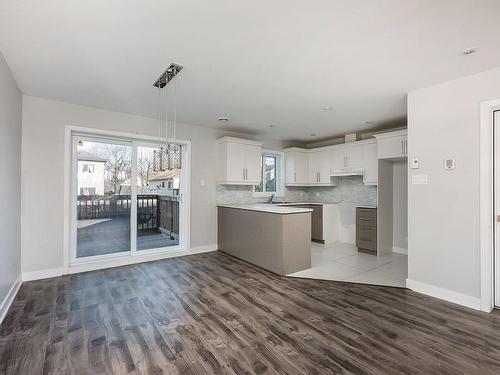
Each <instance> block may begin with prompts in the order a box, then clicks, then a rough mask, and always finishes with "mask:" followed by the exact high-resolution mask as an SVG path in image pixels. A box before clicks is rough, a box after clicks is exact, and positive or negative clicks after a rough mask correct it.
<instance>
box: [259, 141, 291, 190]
mask: <svg viewBox="0 0 500 375" xmlns="http://www.w3.org/2000/svg"><path fill="white" fill-rule="evenodd" d="M266 156H269V157H273V158H276V191H255V185H252V192H253V196H254V197H270V196H271V195H273V194H274V196H276V197H284V196H285V153H284V152H282V151H276V150H262V151H261V153H260V158H261V164H262V168H261V171H260V179H261V182H262V187H263V188H264V189H265V184H264V183H263V182H264V181H263V178H264V175H265V163H262V158H264V157H266Z"/></svg>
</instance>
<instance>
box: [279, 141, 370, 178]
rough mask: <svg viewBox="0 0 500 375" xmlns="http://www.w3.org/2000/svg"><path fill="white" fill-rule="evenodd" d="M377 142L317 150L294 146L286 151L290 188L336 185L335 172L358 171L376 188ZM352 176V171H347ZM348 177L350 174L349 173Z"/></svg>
mask: <svg viewBox="0 0 500 375" xmlns="http://www.w3.org/2000/svg"><path fill="white" fill-rule="evenodd" d="M377 166H378V162H377V142H376V141H375V140H373V139H372V140H364V141H358V142H352V143H347V144H341V145H334V146H328V147H322V148H316V149H303V148H297V147H292V148H288V149H286V150H285V183H286V185H287V186H334V185H335V179H333V178H332V177H331V176H332V171H341V172H340V174H338V173H336V174H335V175H342V173H343V172H345V171H347V170H350V169H358V170H361V171H358V173H359V174H363V170H364V176H363V182H364V183H365V184H367V185H376V184H377V180H378V176H377V173H378V168H377ZM347 173H348V172H347ZM346 175H348V174H346Z"/></svg>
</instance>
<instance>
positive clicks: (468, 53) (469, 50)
mask: <svg viewBox="0 0 500 375" xmlns="http://www.w3.org/2000/svg"><path fill="white" fill-rule="evenodd" d="M474 52H477V48H467V49H465V50H463V51H462V52H461V54H462V55H463V56H468V55H472V54H473V53H474Z"/></svg>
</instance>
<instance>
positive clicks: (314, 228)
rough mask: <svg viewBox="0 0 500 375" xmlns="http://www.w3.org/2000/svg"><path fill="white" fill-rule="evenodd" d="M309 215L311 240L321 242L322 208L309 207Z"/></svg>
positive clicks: (322, 238)
mask: <svg viewBox="0 0 500 375" xmlns="http://www.w3.org/2000/svg"><path fill="white" fill-rule="evenodd" d="M309 208H312V210H313V212H312V213H311V239H313V240H315V241H323V240H324V237H323V206H315V205H310V206H309Z"/></svg>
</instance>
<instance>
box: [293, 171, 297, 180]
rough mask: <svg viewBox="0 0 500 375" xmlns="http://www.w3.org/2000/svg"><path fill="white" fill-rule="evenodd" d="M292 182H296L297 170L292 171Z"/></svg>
mask: <svg viewBox="0 0 500 375" xmlns="http://www.w3.org/2000/svg"><path fill="white" fill-rule="evenodd" d="M293 182H297V172H293Z"/></svg>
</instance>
